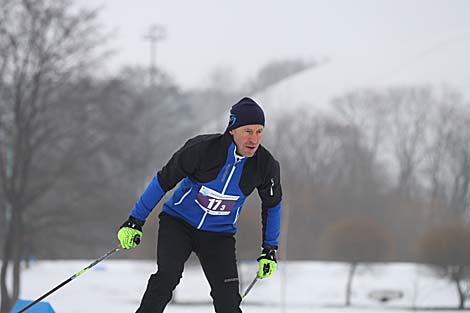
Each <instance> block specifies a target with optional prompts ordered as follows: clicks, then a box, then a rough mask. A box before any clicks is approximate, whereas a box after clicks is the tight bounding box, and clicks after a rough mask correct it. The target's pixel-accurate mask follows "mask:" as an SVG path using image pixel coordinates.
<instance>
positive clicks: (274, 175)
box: [258, 158, 282, 209]
mask: <svg viewBox="0 0 470 313" xmlns="http://www.w3.org/2000/svg"><path fill="white" fill-rule="evenodd" d="M258 194H259V196H260V198H261V205H262V207H263V209H265V208H272V207H275V206H276V205H278V204H279V202H281V200H282V188H281V170H280V166H279V162H278V161H276V160H275V159H274V158H270V160H269V162H268V166H267V170H266V173H265V175H263V183H262V184H261V185H260V186H259V187H258Z"/></svg>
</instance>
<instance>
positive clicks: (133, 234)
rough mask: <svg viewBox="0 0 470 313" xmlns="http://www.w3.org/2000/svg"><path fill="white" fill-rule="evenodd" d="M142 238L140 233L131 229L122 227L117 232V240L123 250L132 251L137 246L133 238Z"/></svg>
mask: <svg viewBox="0 0 470 313" xmlns="http://www.w3.org/2000/svg"><path fill="white" fill-rule="evenodd" d="M137 237H138V238H139V239H141V238H142V231H140V230H138V229H134V228H131V227H122V228H121V229H120V230H119V232H118V239H119V241H120V242H121V247H123V248H124V249H132V248H134V247H135V246H137V244H138V242H139V241H137V242H136V240H135V238H137Z"/></svg>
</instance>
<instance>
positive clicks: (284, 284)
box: [21, 260, 458, 313]
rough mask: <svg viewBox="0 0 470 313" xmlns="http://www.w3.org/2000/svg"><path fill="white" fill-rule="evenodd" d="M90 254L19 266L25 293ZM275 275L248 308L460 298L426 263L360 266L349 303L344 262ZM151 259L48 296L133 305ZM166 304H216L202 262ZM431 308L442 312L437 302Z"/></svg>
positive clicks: (178, 307) (326, 307) (249, 265)
mask: <svg viewBox="0 0 470 313" xmlns="http://www.w3.org/2000/svg"><path fill="white" fill-rule="evenodd" d="M91 262H92V261H90V260H83V261H39V262H35V263H32V265H31V267H30V268H29V269H25V270H24V271H23V276H22V292H21V298H22V299H30V300H33V299H35V298H37V297H39V296H40V295H42V294H44V293H45V292H47V291H48V290H50V289H52V288H53V287H55V286H56V285H58V284H59V283H61V282H62V281H64V280H65V279H67V278H69V277H70V276H72V275H73V274H74V273H76V272H78V271H79V270H81V269H82V268H84V267H86V266H87V265H88V264H90V263H91ZM256 266H257V265H256V263H255V262H245V263H241V264H240V273H241V280H242V283H243V287H242V288H243V289H244V288H246V286H247V285H248V284H249V282H250V281H251V280H252V279H253V278H254V275H255V272H256ZM279 268H280V269H279V271H278V272H277V273H276V274H275V275H274V277H271V278H268V279H265V280H261V281H258V283H257V284H256V285H255V287H254V288H253V289H252V291H251V292H250V294H249V295H248V296H247V298H246V299H245V302H244V303H243V307H242V308H243V312H245V313H268V312H269V313H274V312H288V313H306V312H319V313H332V312H346V313H356V312H403V311H409V310H412V309H413V308H418V309H417V311H419V310H420V309H423V308H431V307H434V308H435V307H448V308H449V310H448V312H451V311H452V310H451V309H452V308H454V307H456V305H457V303H458V299H457V294H456V292H455V288H454V286H453V285H451V284H450V283H448V282H447V281H443V280H440V279H437V278H435V277H433V275H431V272H430V271H429V270H428V269H427V268H426V267H424V266H421V265H415V264H404V263H395V264H378V265H375V266H373V267H367V268H365V267H360V268H359V269H358V272H357V276H356V278H355V280H354V283H353V296H352V304H353V306H352V307H351V308H344V307H343V303H344V289H345V282H346V278H347V273H348V267H347V265H345V264H342V263H321V262H293V261H292V262H283V263H280V265H279ZM154 271H155V263H154V262H153V261H124V260H106V261H103V262H102V263H100V264H98V265H97V266H95V267H94V268H93V269H91V270H90V271H89V272H87V273H85V274H83V275H82V276H80V277H78V278H77V279H75V280H73V281H72V282H70V283H69V284H68V285H66V286H65V287H63V288H62V289H60V290H59V291H57V292H56V293H54V294H52V295H51V296H49V297H48V298H47V299H46V300H45V301H48V302H50V303H51V305H52V306H53V307H54V309H55V310H56V312H58V313H85V312H86V313H89V312H113V313H129V312H135V310H136V308H137V306H138V304H139V301H140V298H141V295H142V293H143V291H144V289H145V286H146V282H147V279H148V276H149V275H150V274H151V273H152V272H154ZM382 289H392V290H398V291H401V292H403V294H404V296H403V297H402V298H401V299H397V300H393V301H390V302H388V303H379V302H377V301H375V300H373V299H371V298H370V297H369V294H370V292H371V291H374V290H382ZM175 300H176V301H175V302H176V303H172V304H170V305H169V306H168V308H167V310H166V311H165V312H168V313H183V312H193V313H200V312H213V308H212V304H211V299H210V296H209V286H208V283H207V282H206V280H205V278H204V275H203V273H202V270H201V269H200V266H199V264H197V263H194V264H188V265H187V267H186V270H185V273H184V275H183V279H182V281H181V283H180V285H179V286H178V288H177V290H176V292H175ZM434 312H447V311H445V310H440V311H439V310H436V311H434Z"/></svg>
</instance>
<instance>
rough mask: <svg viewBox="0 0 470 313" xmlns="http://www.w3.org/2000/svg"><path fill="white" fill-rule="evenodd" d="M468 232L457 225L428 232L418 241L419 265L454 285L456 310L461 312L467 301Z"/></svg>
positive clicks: (469, 291) (469, 281)
mask: <svg viewBox="0 0 470 313" xmlns="http://www.w3.org/2000/svg"><path fill="white" fill-rule="evenodd" d="M468 245H470V229H469V228H468V227H465V226H463V225H461V224H453V225H450V226H441V227H436V228H434V229H431V230H429V231H428V232H427V233H426V234H425V235H424V236H423V238H422V241H421V249H420V250H421V261H423V262H426V263H429V264H430V265H432V267H433V269H434V272H435V273H436V274H437V275H438V276H440V277H444V278H446V279H448V280H450V281H451V282H452V283H454V284H455V288H456V290H457V293H458V297H459V304H458V308H459V309H460V310H463V309H464V308H465V302H466V300H467V299H468V298H469V297H470V268H469V264H470V250H468V249H466V247H468Z"/></svg>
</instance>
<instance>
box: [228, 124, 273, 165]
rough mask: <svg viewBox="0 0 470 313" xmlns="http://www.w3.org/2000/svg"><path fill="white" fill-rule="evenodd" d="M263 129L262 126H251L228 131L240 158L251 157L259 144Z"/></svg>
mask: <svg viewBox="0 0 470 313" xmlns="http://www.w3.org/2000/svg"><path fill="white" fill-rule="evenodd" d="M263 129H264V126H263V125H257V124H253V125H245V126H241V127H238V128H235V129H232V130H231V131H229V132H230V134H231V135H232V136H233V141H234V142H235V145H236V146H237V153H238V154H239V155H241V156H246V157H252V156H253V155H254V154H255V152H256V150H257V149H258V147H259V145H260V144H261V139H262V137H263Z"/></svg>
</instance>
